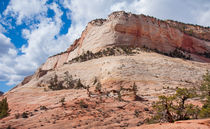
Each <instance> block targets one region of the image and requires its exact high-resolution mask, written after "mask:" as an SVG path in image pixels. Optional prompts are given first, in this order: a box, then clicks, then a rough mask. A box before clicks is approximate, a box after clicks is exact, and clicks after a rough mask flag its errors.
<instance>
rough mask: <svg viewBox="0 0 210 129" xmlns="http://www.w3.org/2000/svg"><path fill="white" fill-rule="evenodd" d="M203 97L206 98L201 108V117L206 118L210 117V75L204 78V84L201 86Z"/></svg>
mask: <svg viewBox="0 0 210 129" xmlns="http://www.w3.org/2000/svg"><path fill="white" fill-rule="evenodd" d="M200 89H201V92H202V94H201V97H203V98H205V101H204V105H203V107H202V108H201V112H200V116H201V117H204V118H208V117H210V73H209V71H207V73H206V74H205V75H204V76H203V83H202V84H201V88H200Z"/></svg>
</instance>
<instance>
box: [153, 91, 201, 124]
mask: <svg viewBox="0 0 210 129" xmlns="http://www.w3.org/2000/svg"><path fill="white" fill-rule="evenodd" d="M195 96H196V93H195V90H194V89H187V88H178V89H177V90H176V94H175V95H171V96H164V95H163V96H159V100H158V101H157V102H156V103H155V104H154V105H153V107H154V109H155V111H156V114H155V116H154V118H153V119H154V120H157V121H159V122H160V121H162V122H174V121H177V120H187V119H195V118H197V116H198V114H199V108H198V107H196V106H194V105H192V104H186V100H188V99H190V98H193V97H195Z"/></svg>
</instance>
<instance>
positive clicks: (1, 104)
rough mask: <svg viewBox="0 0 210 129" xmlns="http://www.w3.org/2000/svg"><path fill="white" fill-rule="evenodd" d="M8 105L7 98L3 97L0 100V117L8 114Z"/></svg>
mask: <svg viewBox="0 0 210 129" xmlns="http://www.w3.org/2000/svg"><path fill="white" fill-rule="evenodd" d="M8 114H9V106H8V103H7V98H4V99H2V100H1V101H0V119H1V118H4V117H6V116H8Z"/></svg>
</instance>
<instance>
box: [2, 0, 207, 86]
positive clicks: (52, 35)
mask: <svg viewBox="0 0 210 129" xmlns="http://www.w3.org/2000/svg"><path fill="white" fill-rule="evenodd" d="M60 6H63V8H65V9H66V10H67V13H68V14H67V15H68V18H69V19H70V20H71V26H70V28H68V33H67V34H65V35H60V30H61V28H62V27H63V24H64V21H62V16H63V14H64V12H63V11H62V10H61V7H60ZM49 9H51V10H53V12H54V13H55V16H53V17H48V16H47V11H48V10H49ZM120 10H125V11H127V12H132V13H137V14H141V13H143V14H146V15H151V16H154V17H157V18H161V19H172V20H177V21H182V22H187V23H193V24H200V25H206V26H210V22H209V21H210V2H209V0H196V1H192V0H185V1H183V0H176V1H169V0H91V1H88V0H62V1H59V3H58V1H57V0H55V2H52V3H50V4H49V3H48V1H47V0H21V2H20V1H19V0H11V1H10V3H9V5H8V7H7V8H6V10H5V11H4V13H3V15H2V16H4V17H8V16H11V17H13V18H15V19H16V24H17V25H21V24H23V23H26V24H27V26H29V27H28V28H23V29H22V37H23V38H25V39H26V40H27V44H25V45H23V46H22V47H21V49H20V50H17V49H15V47H14V45H13V44H12V43H11V41H10V39H9V38H8V37H6V36H5V35H3V34H2V33H3V31H1V33H0V68H1V69H0V81H1V80H8V81H9V83H8V84H9V85H11V84H17V83H18V82H19V81H20V80H21V79H23V77H24V76H26V75H29V74H32V73H33V72H34V71H35V69H36V68H38V67H39V66H40V64H41V63H43V62H45V60H46V59H47V57H48V56H50V55H53V54H56V53H58V52H61V51H64V50H65V49H66V48H67V47H68V46H69V45H70V44H71V43H72V42H73V41H74V40H75V39H76V38H78V37H79V36H80V35H81V32H82V31H83V30H84V28H85V26H86V25H87V23H88V22H89V21H91V20H93V19H96V18H106V17H107V16H108V15H109V14H110V13H111V12H113V11H120ZM2 16H0V21H1V22H2V23H4V22H5V25H6V22H9V21H2V20H1V17H2ZM33 21H38V22H33ZM1 27H2V26H0V29H1ZM2 30H3V29H2ZM5 31H6V30H4V32H5ZM3 48H4V49H3ZM18 51H20V52H21V53H23V54H21V55H18V54H17V53H18Z"/></svg>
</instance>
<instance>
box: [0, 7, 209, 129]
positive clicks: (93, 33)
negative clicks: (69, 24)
mask: <svg viewBox="0 0 210 129" xmlns="http://www.w3.org/2000/svg"><path fill="white" fill-rule="evenodd" d="M191 30H192V31H191ZM209 32H210V30H209V28H206V27H201V26H195V25H189V24H184V23H179V22H176V21H170V20H167V21H162V20H158V19H156V18H153V17H149V16H145V15H135V14H131V13H126V12H122V11H121V12H114V13H112V14H110V15H109V16H108V18H107V19H97V20H93V21H91V22H89V23H88V25H87V27H86V29H85V30H84V31H83V32H82V35H81V37H80V38H79V39H77V40H75V41H74V43H73V44H72V45H71V46H70V47H69V48H68V49H67V50H66V51H65V52H62V53H59V54H57V55H54V56H51V57H49V58H48V59H47V61H46V62H45V63H44V64H43V65H42V66H40V68H38V69H37V71H36V72H35V73H34V74H33V75H31V76H28V77H25V78H24V80H23V81H22V82H21V83H20V84H19V85H17V86H16V87H14V88H13V89H12V90H10V91H9V92H7V93H5V94H3V95H2V96H1V97H0V99H2V98H5V97H7V100H8V105H9V115H8V116H7V117H5V118H3V119H1V120H0V128H21V129H22V128H23V129H28V128H30V129H34V128H40V129H58V128H63V129H68V128H81V129H85V128H86V129H92V128H93V129H95V128H100V129H107V128H119V129H120V128H132V129H133V128H142V129H144V128H145V129H152V128H156V127H158V128H163V129H165V128H174V129H178V128H179V129H185V128H189V127H190V128H192V129H194V128H202V129H207V128H209V127H210V126H209V122H210V119H202V120H191V121H183V122H182V121H178V122H175V123H164V124H154V125H147V124H145V123H146V122H145V120H146V119H147V118H150V117H151V116H153V114H154V111H153V109H152V103H153V102H154V101H156V100H157V98H158V96H160V95H163V94H164V95H169V94H174V93H175V91H176V89H177V87H180V88H192V87H198V86H199V85H200V83H201V81H202V76H203V75H204V74H205V73H206V71H207V70H209V69H210V58H209V53H210V42H209ZM172 57H179V58H172ZM191 102H192V103H196V104H197V105H202V103H201V102H200V101H198V100H197V99H193V100H190V103H191ZM189 123H190V126H189Z"/></svg>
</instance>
